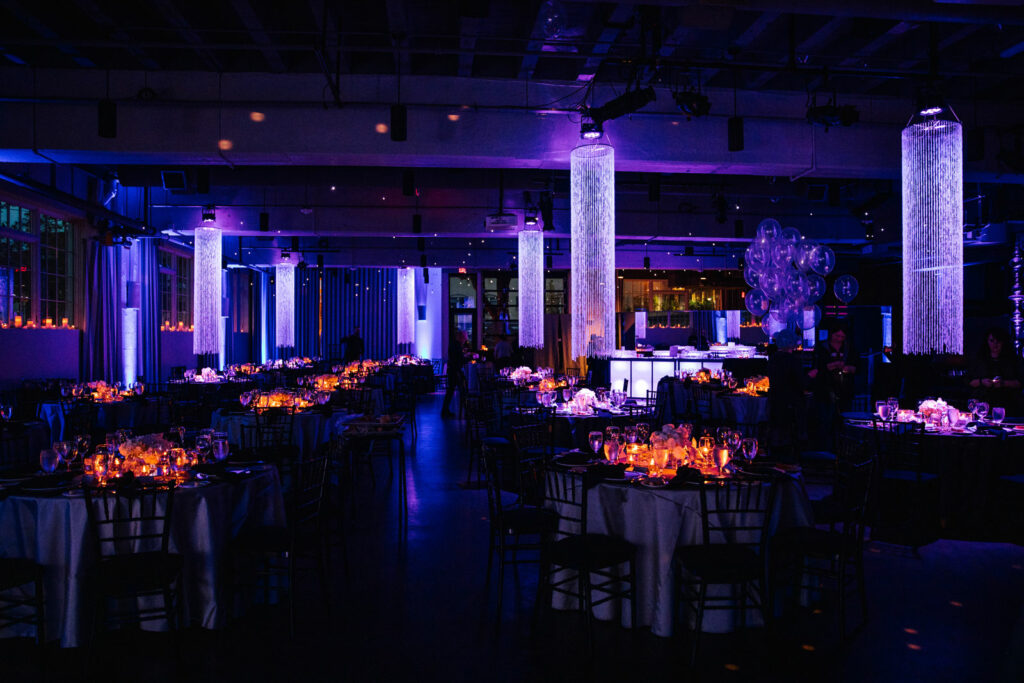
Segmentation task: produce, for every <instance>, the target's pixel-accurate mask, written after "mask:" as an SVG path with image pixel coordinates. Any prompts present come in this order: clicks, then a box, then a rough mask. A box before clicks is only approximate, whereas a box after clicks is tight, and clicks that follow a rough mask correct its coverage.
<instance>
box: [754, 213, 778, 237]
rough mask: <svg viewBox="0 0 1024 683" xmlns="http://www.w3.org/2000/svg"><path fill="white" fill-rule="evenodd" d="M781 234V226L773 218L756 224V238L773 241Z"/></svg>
mask: <svg viewBox="0 0 1024 683" xmlns="http://www.w3.org/2000/svg"><path fill="white" fill-rule="evenodd" d="M781 232H782V226H781V225H779V222H778V221H777V220H775V219H774V218H765V219H764V220H763V221H761V222H760V223H758V224H757V236H758V237H763V238H765V239H769V240H774V239H775V238H776V237H778V236H779V233H781Z"/></svg>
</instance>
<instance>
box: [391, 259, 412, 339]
mask: <svg viewBox="0 0 1024 683" xmlns="http://www.w3.org/2000/svg"><path fill="white" fill-rule="evenodd" d="M397 303H398V329H397V338H396V340H395V341H396V343H397V344H398V346H399V348H400V349H401V347H402V345H403V344H415V343H416V271H415V270H414V269H412V268H399V269H398V302H397ZM402 350H403V351H405V350H411V349H402Z"/></svg>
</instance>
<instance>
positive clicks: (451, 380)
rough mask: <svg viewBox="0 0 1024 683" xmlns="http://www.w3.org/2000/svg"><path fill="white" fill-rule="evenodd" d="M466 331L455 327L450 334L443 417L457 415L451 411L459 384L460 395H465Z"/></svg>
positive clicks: (442, 409) (442, 407)
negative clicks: (463, 370)
mask: <svg viewBox="0 0 1024 683" xmlns="http://www.w3.org/2000/svg"><path fill="white" fill-rule="evenodd" d="M466 339H467V337H466V333H465V332H463V331H462V330H459V329H453V330H452V331H451V334H449V335H448V388H447V389H446V390H445V392H444V403H443V404H442V405H441V417H455V413H453V412H452V411H451V405H452V397H453V396H454V395H455V389H456V386H458V389H459V392H460V396H462V395H465V391H466V388H465V386H466V380H465V379H464V377H463V375H462V366H463V365H465V364H466V353H465V351H464V350H463V347H464V346H465V344H466Z"/></svg>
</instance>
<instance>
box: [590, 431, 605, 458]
mask: <svg viewBox="0 0 1024 683" xmlns="http://www.w3.org/2000/svg"><path fill="white" fill-rule="evenodd" d="M587 441H588V443H589V444H590V450H592V451H593V452H594V455H595V456H597V454H598V451H600V450H601V444H603V443H604V434H602V433H601V432H590V433H589V434H587Z"/></svg>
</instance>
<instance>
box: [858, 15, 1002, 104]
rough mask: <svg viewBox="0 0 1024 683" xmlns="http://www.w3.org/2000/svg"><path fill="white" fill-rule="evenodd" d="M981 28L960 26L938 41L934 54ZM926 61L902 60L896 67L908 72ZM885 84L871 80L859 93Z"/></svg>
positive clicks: (867, 91)
mask: <svg viewBox="0 0 1024 683" xmlns="http://www.w3.org/2000/svg"><path fill="white" fill-rule="evenodd" d="M982 28H984V27H983V26H982V25H980V24H968V25H966V26H961V27H960V28H959V29H957V30H956V31H954V32H953V33H951V34H949V35H948V36H946V37H945V38H943V39H942V40H940V41H939V42H938V44H937V45H936V46H935V47H936V52H940V53H941V52H942V51H943V50H948V49H950V48H952V47H953V46H954V45H956V44H957V43H959V42H961V41H963V40H966V39H967V38H970V37H971V36H972V35H974V34H975V33H977V32H978V31H980V30H981V29H982ZM926 61H927V59H925V58H915V59H907V60H904V61H902V62H900V63H899V65H898V66H897V68H898V69H908V70H909V69H913V68H915V67H916V66H918V65H919V64H922V63H924V62H926ZM885 82H886V81H884V80H882V79H872V80H870V81H867V82H865V84H864V86H863V87H862V88H861V90H860V92H863V93H870V92H871V91H872V90H874V89H875V88H877V87H878V86H879V85H881V84H882V83H885Z"/></svg>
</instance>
